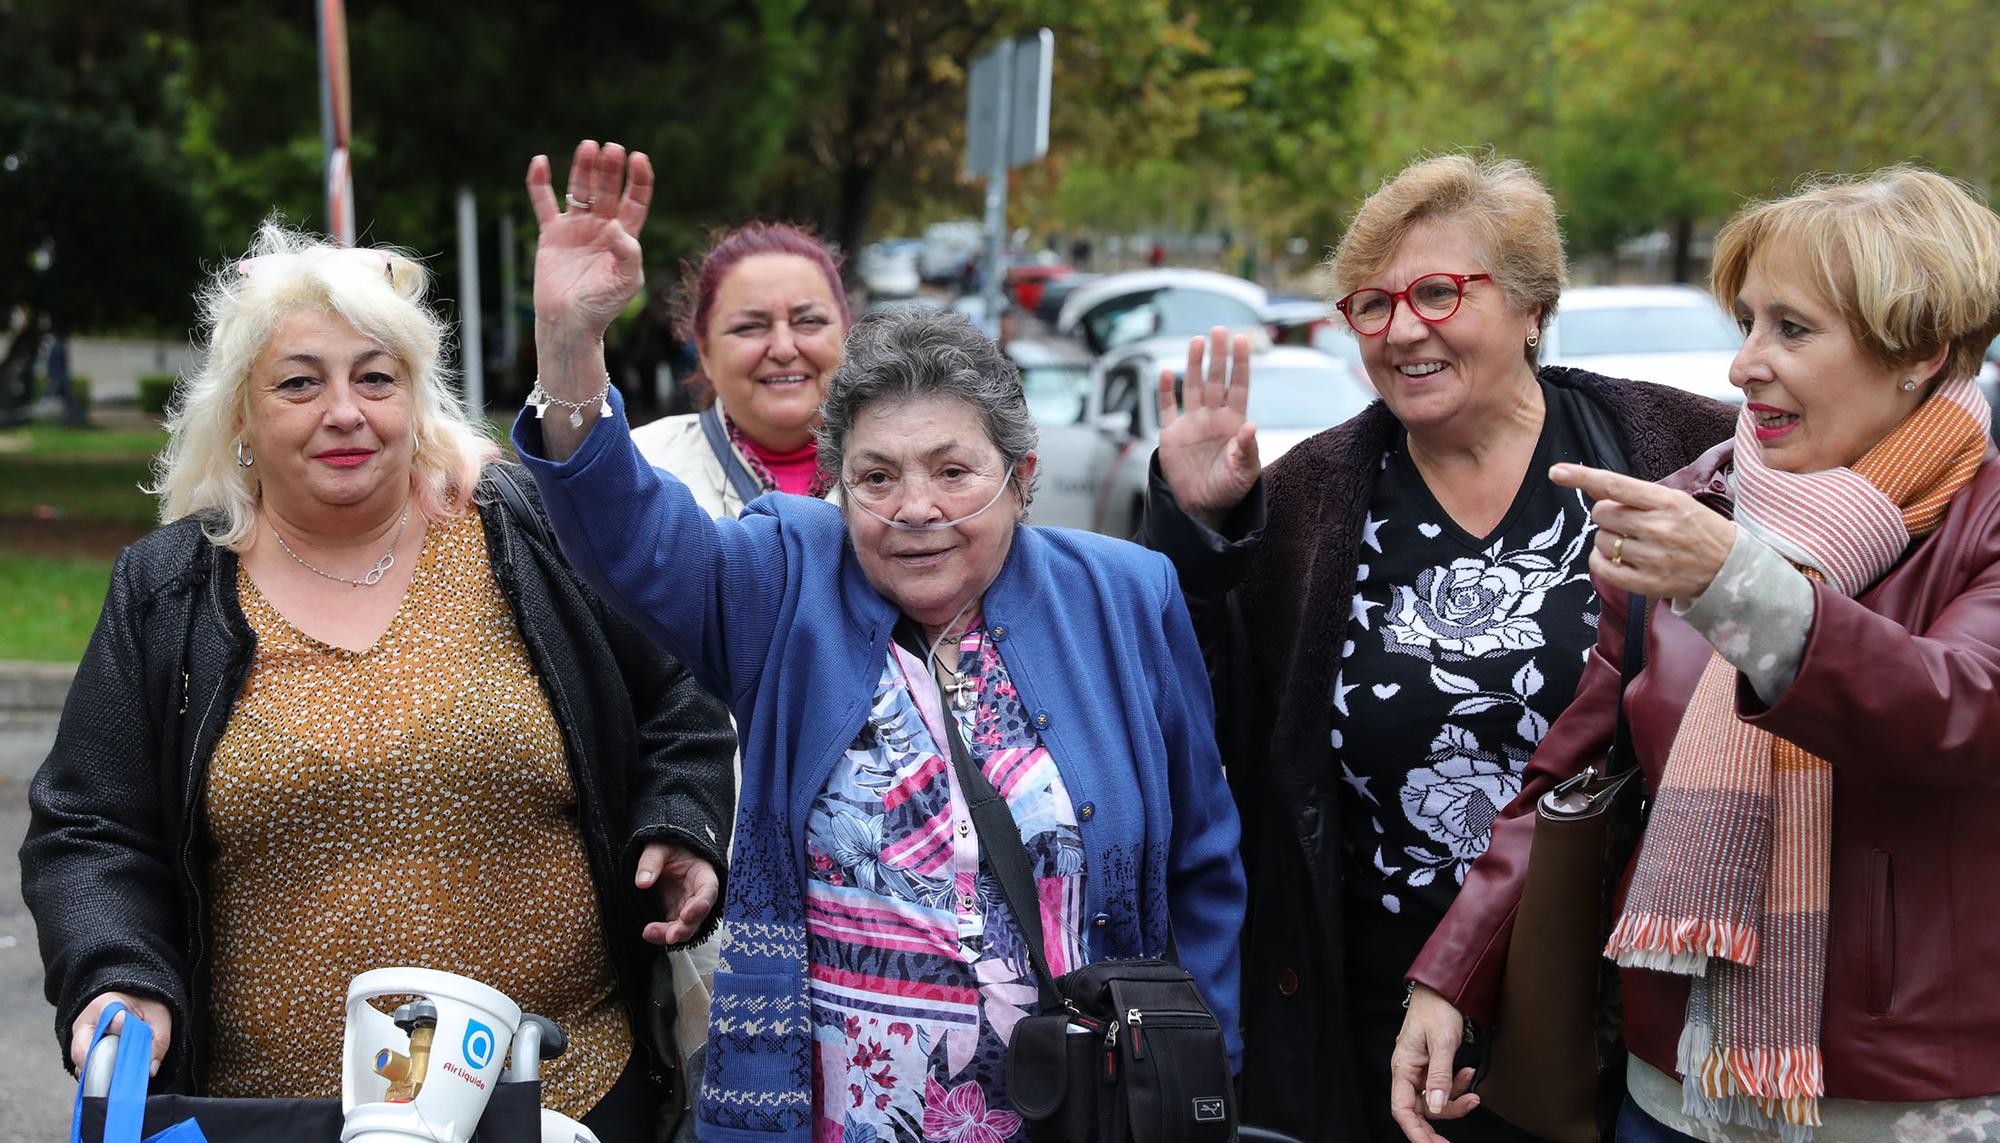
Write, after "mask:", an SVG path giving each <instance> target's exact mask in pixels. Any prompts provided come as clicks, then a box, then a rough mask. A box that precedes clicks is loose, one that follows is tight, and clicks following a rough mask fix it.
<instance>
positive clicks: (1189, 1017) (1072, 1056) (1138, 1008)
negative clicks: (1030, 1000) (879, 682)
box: [896, 623, 1236, 1143]
mask: <svg viewBox="0 0 2000 1143" xmlns="http://www.w3.org/2000/svg"><path fill="white" fill-rule="evenodd" d="M896 638H897V642H898V643H900V644H901V645H902V646H903V647H904V649H906V650H908V651H909V652H910V653H911V654H913V655H915V656H917V658H918V659H919V660H920V661H924V662H926V664H928V659H927V657H926V651H925V648H924V646H923V641H922V638H921V636H920V635H919V634H918V633H917V632H916V631H915V630H914V629H913V627H912V625H911V624H909V623H903V624H901V625H899V626H898V628H897V633H896ZM938 701H939V705H940V708H941V712H942V714H943V721H944V730H945V734H946V736H947V737H948V738H950V740H951V741H950V749H951V764H952V769H953V770H954V772H956V773H957V775H958V784H959V789H960V791H961V792H962V793H963V794H964V796H965V803H966V809H967V810H968V811H969V812H970V813H971V814H972V821H973V825H974V827H975V828H977V829H978V831H979V838H980V843H981V848H982V849H983V851H984V854H985V858H986V865H987V868H988V869H989V870H991V871H992V874H993V879H994V880H995V881H996V882H998V883H999V886H1000V892H1001V895H1002V896H1003V897H1004V898H1005V900H1006V902H1007V908H1008V909H1009V910H1010V911H1011V912H1012V913H1013V914H1014V923H1015V924H1017V925H1019V926H1020V928H1021V934H1022V936H1023V937H1024V938H1025V939H1026V942H1027V946H1028V958H1029V960H1030V961H1031V962H1032V963H1033V965H1034V970H1035V980H1036V983H1037V985H1038V988H1039V991H1040V1003H1039V1006H1038V1009H1037V1012H1038V1014H1037V1015H1034V1016H1028V1017H1024V1018H1023V1019H1022V1020H1021V1021H1020V1022H1019V1023H1017V1024H1016V1025H1015V1026H1014V1035H1013V1039H1012V1040H1010V1041H1009V1042H1008V1045H1007V1095H1008V1098H1009V1100H1010V1101H1011V1102H1012V1103H1013V1105H1014V1110H1015V1111H1017V1112H1019V1113H1020V1115H1021V1116H1022V1118H1024V1119H1026V1120H1027V1121H1028V1133H1029V1135H1030V1136H1031V1137H1032V1138H1033V1139H1035V1140H1036V1143H1127V1141H1129V1143H1228V1141H1229V1140H1232V1139H1234V1138H1235V1137H1236V1093H1235V1087H1234V1083H1233V1081H1232V1079H1231V1076H1230V1074H1229V1053H1228V1049H1227V1047H1226V1046H1225V1044H1224V1040H1223V1034H1222V1025H1221V1023H1220V1022H1219V1021H1217V1020H1216V1018H1215V1013H1213V1012H1211V1011H1209V1008H1208V1005H1207V1004H1206V1003H1204V1002H1203V1001H1202V998H1201V993H1200V991H1199V990H1198V989H1197V988H1196V987H1195V983H1194V978H1193V977H1191V976H1189V975H1188V974H1187V972H1186V970H1184V969H1182V968H1181V967H1180V966H1179V965H1177V964H1174V963H1172V961H1171V960H1155V959H1152V958H1145V959H1136V960H1110V961H1099V962H1097V963H1095V964H1090V965H1086V966H1084V967H1082V968H1079V969H1077V970H1076V971H1074V972H1070V973H1066V974H1064V975H1063V976H1061V977H1057V976H1055V975H1054V974H1053V973H1051V972H1050V971H1049V964H1048V960H1047V958H1046V956H1045V955H1044V954H1043V946H1042V911H1041V902H1040V898H1039V897H1038V896H1037V895H1036V893H1035V882H1034V875H1033V871H1032V866H1031V865H1030V863H1029V860H1028V851H1027V849H1026V848H1025V847H1023V846H1022V844H1021V827H1020V825H1019V824H1018V823H1017V822H1015V820H1014V815H1013V813H1012V812H1011V811H1010V810H1009V809H1008V808H1007V800H1006V799H1005V798H1003V797H1001V796H1000V793H999V791H997V790H995V789H994V788H993V783H991V782H989V781H987V780H986V775H985V774H984V773H983V772H982V771H981V770H980V769H979V767H978V766H977V765H975V764H974V763H973V761H972V755H971V752H970V751H969V750H968V749H967V748H966V745H965V741H964V735H962V734H960V733H959V729H958V722H957V720H956V719H955V718H954V717H953V716H952V713H951V703H950V697H949V696H948V695H947V694H946V693H945V689H944V687H943V685H942V684H940V685H939V686H938ZM1172 955H1173V950H1172V947H1171V941H1170V942H1169V948H1168V956H1169V957H1171V956H1172Z"/></svg>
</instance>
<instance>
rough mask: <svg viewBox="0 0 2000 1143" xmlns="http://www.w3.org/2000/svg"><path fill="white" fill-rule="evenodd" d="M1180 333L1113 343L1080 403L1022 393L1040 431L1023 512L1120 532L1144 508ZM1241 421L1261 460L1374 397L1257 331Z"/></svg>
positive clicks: (1332, 365)
mask: <svg viewBox="0 0 2000 1143" xmlns="http://www.w3.org/2000/svg"><path fill="white" fill-rule="evenodd" d="M1187 347H1188V343H1187V339H1186V338H1184V337H1160V338H1148V339H1146V340H1144V341H1137V342H1133V343H1131V344H1129V345H1123V346H1119V347H1117V348H1116V349H1113V350H1112V351H1111V352H1109V353H1107V354H1105V355H1104V356H1102V357H1100V358H1098V359H1097V361H1096V362H1095V364H1093V365H1092V366H1091V368H1090V373H1089V377H1088V381H1087V384H1086V387H1085V390H1084V392H1083V393H1082V394H1081V400H1080V401H1077V400H1068V401H1057V400H1046V399H1045V400H1044V401H1042V402H1039V403H1038V402H1036V401H1034V400H1032V399H1031V400H1030V402H1029V406H1030V408H1031V409H1032V410H1033V411H1034V412H1035V415H1036V419H1037V420H1038V421H1039V422H1040V428H1041V438H1042V441H1041V449H1040V453H1041V469H1040V475H1039V478H1038V487H1037V490H1036V492H1035V503H1034V507H1033V509H1032V515H1031V519H1032V520H1033V522H1034V523H1037V524H1052V525H1056V526H1059V527H1065V528H1088V529H1091V530H1093V531H1098V532H1104V533H1106V534H1108V535H1113V536H1129V535H1131V534H1132V533H1133V532H1134V531H1135V530H1136V529H1137V528H1138V526H1139V519H1140V517H1141V515H1142V514H1143V513H1144V511H1145V504H1146V479H1147V468H1148V466H1149V465H1150V464H1151V463H1152V459H1153V450H1154V448H1155V447H1156V446H1157V445H1158V444H1159V440H1160V413H1159V402H1158V400H1157V399H1156V398H1155V397H1154V393H1155V392H1156V391H1157V389H1158V386H1159V378H1160V371H1161V370H1162V369H1172V370H1173V371H1174V373H1175V376H1176V378H1178V377H1179V375H1180V373H1181V371H1182V370H1183V369H1185V368H1186V366H1187ZM1251 375H1252V378H1253V383H1252V385H1251V388H1250V409H1249V415H1250V419H1251V420H1252V421H1254V422H1256V424H1257V452H1258V455H1259V457H1260V458H1261V459H1262V460H1263V462H1264V463H1265V464H1269V463H1271V462H1272V461H1274V460H1276V459H1277V458H1278V457H1280V456H1282V455H1284V453H1285V451H1286V450H1287V449H1289V448H1291V447H1292V446H1293V445H1295V444H1298V443H1299V442H1300V441H1302V440H1304V439H1306V438H1307V437H1309V436H1311V435H1313V434H1314V433H1317V432H1319V431H1320V430H1322V429H1325V428H1330V427H1332V426H1333V425H1337V424H1339V423H1341V422H1342V421H1345V420H1347V419H1348V418H1349V417H1352V416H1353V415H1355V414H1356V413H1359V412H1360V411H1361V410H1362V409H1364V408H1366V407H1367V406H1368V403H1369V402H1370V401H1372V400H1373V399H1374V396H1375V395H1374V394H1373V393H1372V392H1370V391H1369V390H1368V388H1367V386H1365V385H1362V384H1360V383H1359V382H1357V381H1356V380H1355V377H1354V373H1353V371H1352V370H1351V369H1350V368H1349V367H1348V366H1347V365H1346V364H1345V363H1343V362H1341V361H1339V360H1337V359H1336V358H1333V357H1330V356H1328V355H1327V354H1324V353H1321V352H1320V351H1319V350H1316V349H1307V348H1305V347H1303V346H1290V345H1279V346H1273V345H1270V344H1268V342H1265V341H1263V339H1262V338H1261V337H1260V338H1259V344H1258V347H1257V349H1256V350H1255V351H1254V354H1253V356H1252V358H1251Z"/></svg>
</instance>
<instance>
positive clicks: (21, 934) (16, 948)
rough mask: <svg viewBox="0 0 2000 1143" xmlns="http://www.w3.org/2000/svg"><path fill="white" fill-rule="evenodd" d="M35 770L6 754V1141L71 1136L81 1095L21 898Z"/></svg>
mask: <svg viewBox="0 0 2000 1143" xmlns="http://www.w3.org/2000/svg"><path fill="white" fill-rule="evenodd" d="M8 763H13V764H8ZM32 769H33V763H31V762H30V763H22V762H21V760H18V759H5V760H0V1143H53V1141H54V1140H57V1139H66V1138H68V1137H69V1112H70V1101H71V1100H73V1099H75V1098H76V1084H75V1082H74V1081H72V1080H71V1079H70V1077H69V1073H68V1072H67V1071H66V1070H64V1068H63V1066H62V1060H61V1057H60V1056H59V1055H58V1054H57V1048H56V1041H55V1035H54V1033H53V1032H52V1031H51V1030H50V1023H51V1021H52V1020H53V1019H54V1010H53V1009H51V1008H50V1007H49V1002H48V1001H46V1000H44V999H42V958H41V955H40V954H39V953H38V952H37V951H36V949H35V923H34V921H33V920H32V919H31V918H30V917H29V916H28V907H27V906H26V905H25V904H23V903H22V902H21V863H20V855H19V852H18V851H19V848H20V845H21V838H22V836H23V835H25V834H26V833H27V832H28V786H27V783H26V782H25V781H24V780H23V779H22V778H21V777H20V775H21V774H24V773H27V772H30V771H32Z"/></svg>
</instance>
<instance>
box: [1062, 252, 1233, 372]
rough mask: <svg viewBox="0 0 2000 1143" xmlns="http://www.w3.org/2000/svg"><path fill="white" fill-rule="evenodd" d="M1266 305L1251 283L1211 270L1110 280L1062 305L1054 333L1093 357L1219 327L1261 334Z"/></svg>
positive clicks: (1102, 280) (1086, 288) (1148, 272)
mask: <svg viewBox="0 0 2000 1143" xmlns="http://www.w3.org/2000/svg"><path fill="white" fill-rule="evenodd" d="M1268 301H1269V295H1268V294H1266V293H1265V292H1264V288H1263V287H1262V286H1259V285H1257V284H1256V283H1255V282H1246V281H1244V280H1243V279H1241V278H1233V277H1230V276H1229V275H1228V274H1218V273H1215V272H1214V271H1211V270H1180V269H1163V270H1137V271H1134V272H1132V273H1129V274H1108V275H1106V276H1104V277H1102V278H1099V279H1097V280H1096V281H1094V282H1092V283H1090V284H1089V285H1087V286H1083V287H1080V288H1078V289H1076V290H1074V291H1072V292H1071V293H1070V295H1069V297H1067V298H1065V299H1064V300H1063V306H1062V312H1061V313H1060V314H1058V315H1057V317H1056V332H1057V333H1060V334H1064V335H1067V336H1072V337H1075V338H1077V339H1078V340H1080V341H1082V342H1083V344H1084V345H1085V346H1086V347H1088V348H1089V349H1090V351H1091V352H1092V353H1096V354H1104V353H1108V352H1110V351H1111V350H1113V349H1116V348H1118V347H1119V346H1122V345H1128V344H1130V343H1132V342H1135V341H1142V340H1145V339H1147V338H1153V337H1193V336H1195V335H1197V334H1203V333H1207V332H1208V331H1209V330H1210V329H1211V328H1213V327H1215V326H1218V325H1220V326H1226V327H1228V328H1230V329H1235V330H1245V331H1247V330H1258V331H1260V332H1261V331H1263V329H1264V327H1265V316H1264V314H1265V308H1266V305H1267V303H1268Z"/></svg>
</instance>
